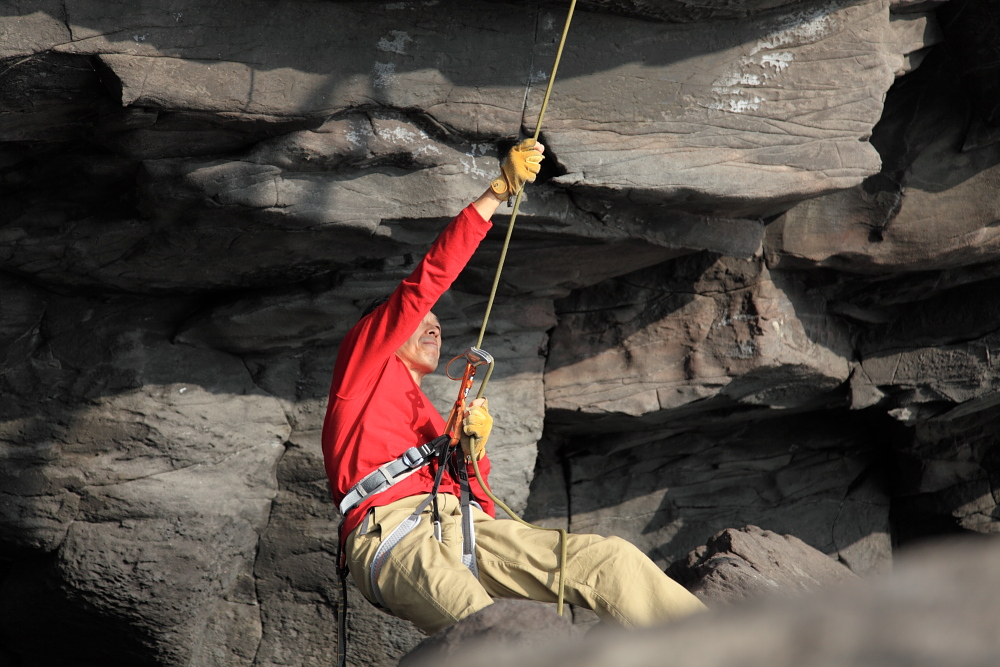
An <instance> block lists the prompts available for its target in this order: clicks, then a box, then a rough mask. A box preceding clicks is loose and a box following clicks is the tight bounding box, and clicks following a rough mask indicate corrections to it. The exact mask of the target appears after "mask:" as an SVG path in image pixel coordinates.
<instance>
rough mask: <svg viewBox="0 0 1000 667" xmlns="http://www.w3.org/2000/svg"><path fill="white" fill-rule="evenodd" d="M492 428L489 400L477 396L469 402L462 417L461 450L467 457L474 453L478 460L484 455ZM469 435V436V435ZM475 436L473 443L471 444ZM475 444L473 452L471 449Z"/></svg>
mask: <svg viewBox="0 0 1000 667" xmlns="http://www.w3.org/2000/svg"><path fill="white" fill-rule="evenodd" d="M491 430H493V417H492V416H490V406H489V402H488V401H487V400H486V399H485V398H477V399H476V400H474V401H473V402H472V403H470V404H469V409H468V410H466V412H465V418H464V419H462V431H463V435H462V437H461V441H462V451H463V452H465V455H466V456H467V457H471V456H472V455H473V453H475V456H476V460H477V461H479V460H480V459H482V458H483V456H485V455H486V440H487V439H489V437H490V431H491ZM470 436H471V437H470ZM473 438H475V445H473V442H472V441H473ZM473 446H475V452H473V451H472V448H473Z"/></svg>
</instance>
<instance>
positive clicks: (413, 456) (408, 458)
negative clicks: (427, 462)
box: [399, 447, 424, 468]
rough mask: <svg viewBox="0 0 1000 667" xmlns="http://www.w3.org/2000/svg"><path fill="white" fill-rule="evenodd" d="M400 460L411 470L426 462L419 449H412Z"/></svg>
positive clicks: (404, 453)
mask: <svg viewBox="0 0 1000 667" xmlns="http://www.w3.org/2000/svg"><path fill="white" fill-rule="evenodd" d="M399 458H401V459H402V460H403V463H405V464H406V465H407V466H409V467H410V468H416V467H418V466H420V465H421V464H423V462H424V454H423V452H421V451H420V448H419V447H410V448H409V449H407V450H406V451H405V452H403V455H402V456H400V457H399Z"/></svg>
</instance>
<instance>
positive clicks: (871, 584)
mask: <svg viewBox="0 0 1000 667" xmlns="http://www.w3.org/2000/svg"><path fill="white" fill-rule="evenodd" d="M997 586H1000V547H998V543H997V541H996V540H990V541H980V542H970V541H964V542H962V541H959V542H957V543H952V544H944V545H937V546H935V547H933V548H931V547H927V548H925V549H922V550H920V551H915V552H913V553H911V554H910V555H909V557H908V558H901V559H900V563H899V566H898V567H897V568H896V569H895V570H894V572H893V573H892V574H891V575H887V576H882V577H878V578H875V579H871V580H866V581H859V582H855V583H853V584H851V583H846V584H844V585H841V586H838V587H836V588H834V589H832V590H823V591H820V592H816V593H811V594H808V595H803V596H800V597H797V598H795V599H791V600H789V599H785V600H780V601H778V600H771V601H761V602H757V603H754V604H747V605H745V606H741V607H739V608H734V609H729V610H725V611H722V612H710V613H708V614H700V615H698V616H694V617H691V618H689V619H685V620H684V621H681V622H678V623H674V624H671V625H667V626H664V627H661V628H654V629H650V630H647V631H643V632H632V633H620V634H611V633H600V634H595V635H593V636H588V637H586V638H584V639H575V640H573V641H572V642H564V643H561V644H556V645H553V646H549V647H547V648H545V649H538V648H531V649H522V648H520V647H518V646H516V645H508V646H506V647H505V648H504V649H502V650H501V649H498V648H496V647H491V649H490V652H489V654H488V655H489V660H490V662H491V663H492V664H494V665H497V667H513V666H515V665H516V666H517V667H541V666H542V665H554V666H557V667H561V666H563V665H566V666H568V665H573V666H574V667H597V666H599V665H600V666H603V665H622V666H624V667H640V666H646V665H661V664H664V663H665V661H668V664H698V665H702V666H704V667H722V666H723V665H733V664H740V665H746V667H765V666H766V667H792V666H794V665H803V664H809V665H838V666H840V665H886V664H899V665H913V666H915V667H932V666H936V665H942V664H949V665H968V666H970V667H972V666H975V667H979V666H982V667H985V666H986V665H991V664H993V663H995V662H996V657H997V655H1000V634H998V633H997V620H996V619H997V618H1000V602H998V600H997V596H996V594H995V591H996V587H997ZM483 659H485V657H484V654H483V653H481V652H478V651H476V650H475V649H473V650H470V651H469V652H467V653H462V654H459V655H455V656H452V657H451V659H450V660H447V661H443V662H441V663H439V664H441V665H442V667H450V666H451V665H463V664H469V663H470V662H476V661H481V660H483Z"/></svg>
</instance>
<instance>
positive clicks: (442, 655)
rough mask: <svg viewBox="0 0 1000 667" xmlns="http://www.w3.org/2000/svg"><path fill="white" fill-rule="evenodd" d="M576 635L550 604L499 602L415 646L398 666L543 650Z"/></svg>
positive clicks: (516, 601) (527, 601)
mask: <svg viewBox="0 0 1000 667" xmlns="http://www.w3.org/2000/svg"><path fill="white" fill-rule="evenodd" d="M578 635H579V633H578V632H574V629H573V625H572V623H571V622H570V620H569V618H568V616H559V615H557V614H556V613H555V611H554V610H553V606H552V605H548V604H541V603H539V602H532V601H530V600H505V599H499V600H497V601H496V602H494V603H493V604H491V605H490V606H488V607H486V608H484V609H480V610H479V611H477V612H476V613H474V614H471V615H469V616H466V617H465V618H463V619H462V620H461V621H459V622H458V623H455V624H454V625H451V626H448V627H447V628H445V629H444V630H440V631H438V632H437V633H435V634H433V635H431V636H430V637H428V638H427V639H425V640H423V641H422V642H420V643H419V644H417V646H416V647H415V648H414V649H413V650H412V651H410V652H409V653H407V654H406V655H405V656H403V659H402V660H400V661H399V667H421V666H430V665H439V664H441V662H442V661H446V660H448V659H449V658H450V657H451V656H452V655H454V654H455V653H463V654H464V653H466V652H468V651H477V652H482V653H488V652H489V651H490V650H491V649H493V648H498V647H502V646H509V645H514V644H516V645H519V646H524V647H533V648H543V647H545V646H549V645H551V644H552V643H555V642H563V641H566V640H568V639H572V638H573V637H575V636H578Z"/></svg>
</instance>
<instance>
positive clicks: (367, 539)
mask: <svg viewBox="0 0 1000 667" xmlns="http://www.w3.org/2000/svg"><path fill="white" fill-rule="evenodd" d="M409 500H411V499H404V501H397V503H393V504H391V505H387V506H386V507H383V508H377V509H376V510H375V513H374V516H373V517H369V518H368V519H367V520H366V523H367V526H368V529H367V532H366V534H365V535H361V534H360V532H361V530H362V527H364V526H365V525H366V523H363V524H362V527H359V529H358V530H356V531H355V532H354V533H352V535H351V536H350V538H349V539H348V564H349V565H350V568H351V573H352V575H353V576H354V580H355V582H356V583H357V584H358V588H359V589H361V592H362V593H363V594H364V596H365V597H366V598H367V599H368V600H369V601H371V602H373V603H375V600H376V598H375V596H374V593H373V586H372V582H371V580H370V574H369V573H370V566H371V562H372V559H373V558H374V556H375V552H376V551H377V550H378V548H379V545H380V544H381V543H382V540H383V539H385V538H387V537H388V536H389V534H390V533H391V532H392V530H393V529H394V528H395V527H396V526H398V525H399V524H400V523H401V522H402V521H404V520H405V519H406V518H407V517H409V516H410V515H412V513H413V510H414V507H415V506H416V505H417V504H419V499H418V500H417V502H415V503H409V502H405V501H409ZM400 503H402V506H400ZM453 504H457V501H454V502H453V501H452V500H450V499H448V498H446V499H444V502H443V503H442V505H443V508H442V513H443V516H442V520H441V529H442V530H441V536H442V540H441V541H438V539H437V538H436V536H435V535H434V529H433V522H432V521H431V516H430V515H429V513H424V514H423V515H422V516H421V518H420V522H419V523H418V524H417V526H416V528H414V529H413V531H411V532H410V533H409V534H408V535H407V536H406V537H405V538H403V539H402V540H401V541H400V542H399V543H398V544H396V545H395V546H394V547H393V548H392V550H391V551H390V552H389V555H388V557H387V558H386V559H385V562H384V565H383V566H382V569H381V571H380V573H379V575H378V581H377V585H378V588H379V591H380V593H381V596H382V599H383V600H384V601H385V605H386V606H387V607H388V610H389V611H390V612H391V613H392V614H393V615H396V616H399V617H401V618H405V619H407V620H409V621H411V622H412V623H414V625H416V626H417V627H419V628H420V629H421V630H423V631H425V632H428V633H432V632H436V631H437V630H439V629H441V628H443V627H445V626H447V625H450V624H451V623H454V622H455V621H457V620H459V619H461V618H464V617H465V616H468V615H469V614H471V613H473V612H475V611H478V610H479V609H482V608H483V607H485V606H487V605H489V604H490V603H491V602H492V598H490V596H489V594H488V593H487V592H486V590H485V589H484V588H483V586H482V585H481V584H480V583H479V581H478V580H477V579H476V577H475V576H473V574H472V573H471V572H470V571H469V569H468V568H467V567H466V566H465V565H464V564H463V563H462V526H461V515H460V514H458V513H456V512H455V511H453V510H454V508H453V507H452V505H453ZM456 506H457V505H456Z"/></svg>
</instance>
